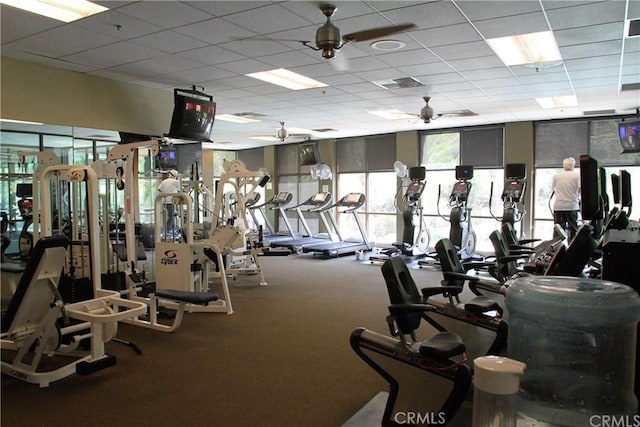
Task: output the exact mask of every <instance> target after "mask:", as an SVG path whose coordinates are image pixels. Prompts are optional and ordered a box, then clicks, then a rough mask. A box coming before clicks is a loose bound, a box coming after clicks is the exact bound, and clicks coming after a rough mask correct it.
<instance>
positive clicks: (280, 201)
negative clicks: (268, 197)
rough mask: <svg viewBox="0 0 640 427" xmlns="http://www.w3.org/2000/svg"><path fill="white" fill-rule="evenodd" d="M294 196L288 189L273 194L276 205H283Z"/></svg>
mask: <svg viewBox="0 0 640 427" xmlns="http://www.w3.org/2000/svg"><path fill="white" fill-rule="evenodd" d="M292 198H293V194H291V193H289V192H288V191H281V192H279V193H278V194H276V195H275V196H273V200H272V202H273V204H274V205H276V206H282V205H286V204H287V203H289V202H290V201H291V199H292Z"/></svg>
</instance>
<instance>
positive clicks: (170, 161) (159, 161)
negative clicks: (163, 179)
mask: <svg viewBox="0 0 640 427" xmlns="http://www.w3.org/2000/svg"><path fill="white" fill-rule="evenodd" d="M156 165H157V167H158V168H160V169H176V168H177V167H178V152H177V151H176V149H175V148H161V149H159V150H158V156H157V157H156Z"/></svg>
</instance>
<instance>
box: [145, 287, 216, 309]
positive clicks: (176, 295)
mask: <svg viewBox="0 0 640 427" xmlns="http://www.w3.org/2000/svg"><path fill="white" fill-rule="evenodd" d="M155 295H156V296H157V297H159V298H167V299H171V300H174V301H180V302H186V303H189V304H198V305H208V304H209V303H210V302H213V301H217V300H218V294H216V293H214V292H191V291H180V290H177V289H158V290H156V293H155Z"/></svg>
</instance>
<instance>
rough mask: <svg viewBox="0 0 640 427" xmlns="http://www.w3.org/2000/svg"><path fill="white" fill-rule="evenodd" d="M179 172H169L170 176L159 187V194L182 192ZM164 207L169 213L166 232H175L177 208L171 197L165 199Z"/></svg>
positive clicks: (173, 170)
mask: <svg viewBox="0 0 640 427" xmlns="http://www.w3.org/2000/svg"><path fill="white" fill-rule="evenodd" d="M178 175H179V174H178V171H177V170H175V169H172V170H170V171H169V176H167V177H166V178H165V179H164V180H162V182H161V183H160V185H158V192H159V193H179V192H180V181H179V180H178ZM164 207H165V209H166V212H167V221H166V224H165V232H167V233H169V232H173V231H175V230H174V228H175V222H176V220H175V206H174V205H173V201H172V200H171V198H170V197H165V198H164Z"/></svg>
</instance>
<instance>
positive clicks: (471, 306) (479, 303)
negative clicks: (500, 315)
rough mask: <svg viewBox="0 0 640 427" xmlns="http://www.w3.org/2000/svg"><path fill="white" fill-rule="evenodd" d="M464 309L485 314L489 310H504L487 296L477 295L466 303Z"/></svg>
mask: <svg viewBox="0 0 640 427" xmlns="http://www.w3.org/2000/svg"><path fill="white" fill-rule="evenodd" d="M464 309H465V310H467V311H470V312H472V313H475V314H483V313H486V312H488V311H492V310H496V311H498V312H500V311H502V308H501V307H500V305H499V304H498V303H497V302H496V301H494V300H492V299H491V298H489V297H486V296H476V297H474V298H473V299H472V300H471V301H469V302H466V303H464Z"/></svg>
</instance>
